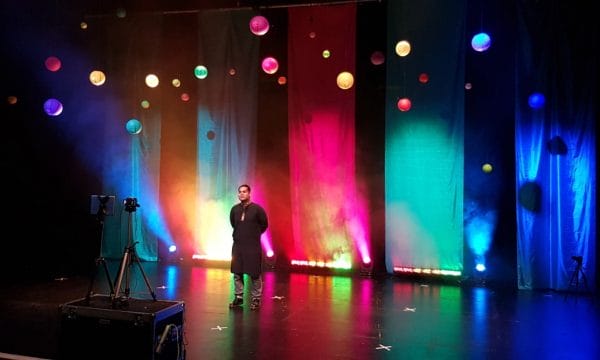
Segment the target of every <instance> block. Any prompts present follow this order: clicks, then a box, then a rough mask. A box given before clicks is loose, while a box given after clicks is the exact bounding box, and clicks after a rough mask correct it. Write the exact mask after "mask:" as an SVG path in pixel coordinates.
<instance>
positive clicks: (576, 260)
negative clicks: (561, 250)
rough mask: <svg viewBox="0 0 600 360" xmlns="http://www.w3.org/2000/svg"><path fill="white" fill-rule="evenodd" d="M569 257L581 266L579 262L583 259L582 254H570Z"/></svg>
mask: <svg viewBox="0 0 600 360" xmlns="http://www.w3.org/2000/svg"><path fill="white" fill-rule="evenodd" d="M571 259H573V260H574V261H575V262H576V263H577V265H580V266H581V263H582V261H583V256H575V255H573V256H571Z"/></svg>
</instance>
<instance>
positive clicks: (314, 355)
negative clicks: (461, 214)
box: [0, 263, 600, 359]
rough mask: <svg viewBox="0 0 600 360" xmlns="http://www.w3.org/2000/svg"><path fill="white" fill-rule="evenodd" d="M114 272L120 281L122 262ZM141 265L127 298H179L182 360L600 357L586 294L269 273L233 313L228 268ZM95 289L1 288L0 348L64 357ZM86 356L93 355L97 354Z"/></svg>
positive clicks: (63, 284)
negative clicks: (67, 317)
mask: <svg viewBox="0 0 600 360" xmlns="http://www.w3.org/2000/svg"><path fill="white" fill-rule="evenodd" d="M109 267H110V271H111V273H112V274H116V270H117V268H118V264H110V265H109ZM142 267H143V269H144V274H145V275H146V277H147V278H148V280H149V283H150V287H149V286H147V285H146V283H145V281H144V279H143V278H144V276H143V275H142V274H141V273H140V272H139V270H138V269H137V268H136V267H135V266H132V267H131V271H132V272H131V274H130V276H129V279H128V280H127V281H125V285H127V287H129V288H130V289H131V293H130V297H131V298H132V299H148V300H149V301H151V291H150V289H152V291H154V292H155V295H156V296H157V299H159V300H169V301H183V303H184V304H185V311H184V312H183V313H184V324H183V347H184V350H185V358H186V359H531V358H537V359H575V358H577V359H597V358H599V355H600V345H599V342H600V315H599V314H600V306H599V304H598V301H597V299H596V297H594V296H592V295H589V294H587V295H586V294H563V293H555V292H541V291H523V290H520V291H517V290H510V289H493V288H489V287H486V286H484V285H480V286H466V285H465V284H460V283H458V282H456V283H452V282H447V281H446V282H441V281H428V280H426V279H403V278H400V277H397V276H391V275H383V276H377V277H373V278H365V277H359V276H349V275H341V276H339V275H338V276H335V275H323V274H321V275H316V274H310V273H301V272H290V271H277V270H272V271H268V272H265V273H264V274H263V275H264V292H263V301H262V306H261V308H260V309H259V310H256V311H253V310H251V309H250V308H249V306H248V304H249V298H248V297H246V299H245V300H246V302H245V305H244V306H243V307H242V308H239V309H233V310H231V309H229V308H228V303H229V301H230V300H231V296H232V282H231V274H230V273H229V270H228V269H227V268H224V267H206V266H198V265H190V264H188V265H182V264H175V265H173V264H171V265H169V264H162V263H142ZM105 279H106V276H104V275H103V273H102V272H99V273H98V276H97V278H96V280H95V281H94V283H93V288H94V293H96V294H109V293H110V291H109V288H108V282H107V281H105ZM89 284H90V281H89V278H84V277H82V278H68V279H55V280H52V281H48V282H42V283H32V284H16V285H12V286H8V287H6V286H5V287H3V288H2V291H1V292H0V306H1V315H0V353H4V355H3V356H4V357H6V358H15V355H20V356H27V357H37V358H44V359H56V358H58V357H59V338H60V336H61V334H60V333H61V326H60V323H61V314H60V311H59V309H60V305H61V304H64V303H68V302H71V301H73V300H76V299H80V298H83V297H85V295H87V294H88V288H89ZM97 346H98V347H112V346H115V345H114V344H111V343H98V344H97ZM131 346H133V347H135V346H136V344H131ZM89 351H90V356H89V358H92V355H91V354H94V353H95V349H93V348H90V349H89ZM7 354H12V355H7ZM114 354H115V356H114V357H113V358H115V359H119V358H123V356H120V350H119V349H117V348H115V349H114ZM0 358H3V357H2V355H0ZM125 358H129V357H125ZM158 358H159V357H158V356H157V357H156V359H158ZM160 358H162V357H160Z"/></svg>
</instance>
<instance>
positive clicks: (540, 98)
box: [528, 93, 546, 109]
mask: <svg viewBox="0 0 600 360" xmlns="http://www.w3.org/2000/svg"><path fill="white" fill-rule="evenodd" d="M528 103H529V107H530V108H532V109H541V108H543V107H544V104H545V103H546V98H545V97H544V95H543V94H540V93H533V94H531V95H529V100H528Z"/></svg>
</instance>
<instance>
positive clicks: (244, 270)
mask: <svg viewBox="0 0 600 360" xmlns="http://www.w3.org/2000/svg"><path fill="white" fill-rule="evenodd" d="M250 192H251V189H250V186H249V185H246V184H244V185H240V186H239V187H238V199H239V200H240V203H239V204H236V205H234V206H233V207H232V208H231V212H230V213H229V221H230V222H231V226H232V227H233V246H232V249H231V272H232V273H233V281H234V291H235V298H234V299H233V301H232V302H231V303H230V304H229V307H230V308H233V307H237V306H241V305H242V304H243V303H244V274H247V275H248V276H249V277H250V278H251V279H252V289H251V294H252V302H251V303H250V309H252V310H256V309H258V308H259V306H260V299H261V295H262V278H261V273H262V269H261V265H262V247H261V244H260V236H261V235H262V233H264V232H265V231H266V230H267V227H268V226H269V222H268V220H267V213H266V212H265V210H264V209H263V208H262V207H261V206H260V205H258V204H256V203H253V202H252V201H251V200H250Z"/></svg>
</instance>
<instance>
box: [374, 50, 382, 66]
mask: <svg viewBox="0 0 600 360" xmlns="http://www.w3.org/2000/svg"><path fill="white" fill-rule="evenodd" d="M384 62H385V56H383V53H382V52H381V51H375V52H374V53H373V54H371V64H373V65H381V64H383V63H384Z"/></svg>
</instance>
